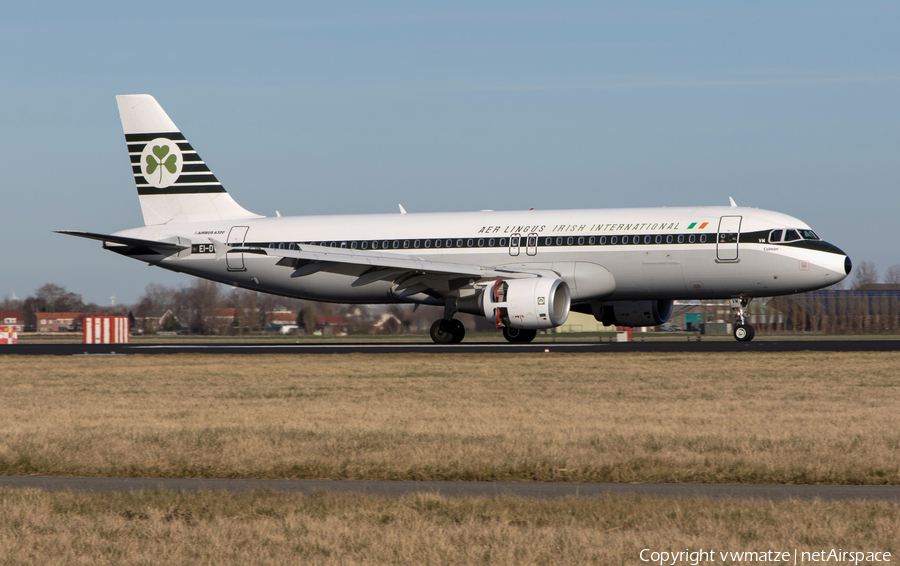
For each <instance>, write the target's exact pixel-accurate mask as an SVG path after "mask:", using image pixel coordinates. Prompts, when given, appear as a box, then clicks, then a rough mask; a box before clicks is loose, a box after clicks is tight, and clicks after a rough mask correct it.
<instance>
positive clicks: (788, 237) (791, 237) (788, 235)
mask: <svg viewBox="0 0 900 566" xmlns="http://www.w3.org/2000/svg"><path fill="white" fill-rule="evenodd" d="M799 239H800V234H798V233H797V231H796V230H786V231H785V232H784V241H785V242H793V241H795V240H799Z"/></svg>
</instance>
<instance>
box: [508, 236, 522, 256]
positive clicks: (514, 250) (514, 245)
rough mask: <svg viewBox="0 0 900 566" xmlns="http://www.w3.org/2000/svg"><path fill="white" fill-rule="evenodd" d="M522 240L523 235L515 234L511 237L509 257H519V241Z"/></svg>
mask: <svg viewBox="0 0 900 566" xmlns="http://www.w3.org/2000/svg"><path fill="white" fill-rule="evenodd" d="M520 239H521V235H519V234H513V235H512V236H510V237H509V255H511V256H517V255H519V240H520Z"/></svg>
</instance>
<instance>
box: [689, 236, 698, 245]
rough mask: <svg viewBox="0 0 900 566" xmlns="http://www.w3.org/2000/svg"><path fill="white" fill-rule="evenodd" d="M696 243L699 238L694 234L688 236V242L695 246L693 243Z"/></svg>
mask: <svg viewBox="0 0 900 566" xmlns="http://www.w3.org/2000/svg"><path fill="white" fill-rule="evenodd" d="M696 241H697V236H695V235H693V234H691V235H690V236H688V242H689V243H691V244H693V243H694V242H696Z"/></svg>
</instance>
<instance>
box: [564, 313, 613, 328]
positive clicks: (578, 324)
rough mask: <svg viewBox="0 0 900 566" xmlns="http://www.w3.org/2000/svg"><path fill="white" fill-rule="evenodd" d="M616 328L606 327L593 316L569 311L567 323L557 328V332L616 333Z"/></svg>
mask: <svg viewBox="0 0 900 566" xmlns="http://www.w3.org/2000/svg"><path fill="white" fill-rule="evenodd" d="M615 330H616V327H615V326H606V325H604V324H603V323H602V322H600V321H599V320H597V319H596V318H594V315H592V314H584V313H581V312H572V311H569V316H568V317H567V318H566V322H565V323H564V324H562V325H561V326H557V327H556V328H555V329H554V331H555V332H562V333H568V332H615Z"/></svg>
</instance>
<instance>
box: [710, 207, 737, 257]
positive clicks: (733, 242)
mask: <svg viewBox="0 0 900 566" xmlns="http://www.w3.org/2000/svg"><path fill="white" fill-rule="evenodd" d="M740 234H741V217H740V216H723V217H722V218H720V219H719V235H718V238H716V257H717V258H718V259H719V261H737V259H738V239H739V237H740Z"/></svg>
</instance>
